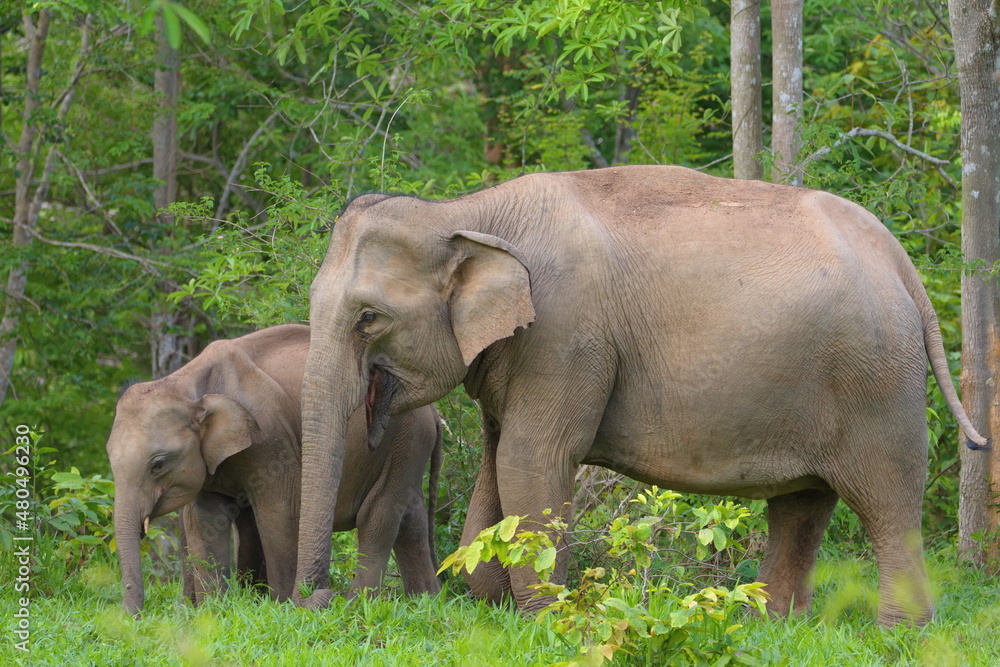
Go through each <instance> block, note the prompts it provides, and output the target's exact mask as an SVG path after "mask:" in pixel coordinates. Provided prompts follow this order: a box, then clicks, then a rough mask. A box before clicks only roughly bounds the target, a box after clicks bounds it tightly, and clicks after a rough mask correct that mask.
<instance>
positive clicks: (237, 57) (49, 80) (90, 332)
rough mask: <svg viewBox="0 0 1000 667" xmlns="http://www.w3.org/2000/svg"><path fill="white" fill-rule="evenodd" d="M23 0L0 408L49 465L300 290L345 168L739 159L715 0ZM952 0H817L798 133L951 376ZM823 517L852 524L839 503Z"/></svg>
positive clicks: (9, 74)
mask: <svg viewBox="0 0 1000 667" xmlns="http://www.w3.org/2000/svg"><path fill="white" fill-rule="evenodd" d="M22 5H23V3H19V2H11V1H10V0H5V1H4V2H2V3H0V6H2V8H3V11H2V12H0V21H2V23H0V67H2V74H0V101H2V118H0V130H2V138H3V142H2V148H0V151H2V152H0V161H2V163H0V164H2V167H0V227H2V229H3V235H4V238H5V242H4V243H3V244H2V245H0V269H2V271H3V276H4V279H5V280H7V298H6V304H5V315H4V321H3V326H2V333H3V336H4V338H3V340H0V343H3V344H4V348H3V349H4V353H5V355H4V356H3V358H2V359H0V362H2V363H3V365H4V368H0V370H3V371H4V372H3V376H4V378H3V379H4V382H3V383H2V387H3V390H4V391H3V392H2V393H0V399H2V405H0V426H2V429H3V430H4V432H13V431H14V429H15V427H16V426H17V425H18V424H28V425H32V426H35V427H37V428H38V429H39V430H41V431H44V432H45V434H46V435H45V445H46V446H47V447H51V448H53V449H54V450H55V452H54V453H52V455H51V456H52V458H55V459H56V460H57V461H58V467H59V468H60V469H63V468H65V469H68V468H69V467H70V466H75V467H77V468H78V469H79V470H80V471H81V472H82V473H83V474H84V475H90V474H101V475H107V474H108V472H109V466H108V463H107V460H106V456H105V454H104V443H105V441H106V438H107V434H108V432H109V430H110V425H111V421H112V418H113V413H114V404H115V400H116V397H117V393H118V388H119V386H120V385H121V383H122V382H124V381H127V380H131V379H136V378H139V379H149V378H152V377H158V376H162V375H164V374H166V373H168V372H171V371H172V370H175V369H176V368H178V367H179V366H180V365H181V364H182V363H183V362H184V361H186V360H188V359H190V358H191V357H192V356H194V355H196V354H197V353H198V352H199V351H200V350H201V349H202V348H203V347H204V346H205V345H207V344H208V343H209V342H211V341H212V340H215V339H217V338H222V337H232V336H236V335H240V334H243V333H246V332H249V331H251V330H253V329H256V328H258V327H262V326H267V325H271V324H277V323H283V322H302V321H305V320H306V318H307V317H308V302H307V296H308V286H309V284H310V282H311V280H312V276H313V274H314V273H315V271H316V269H317V267H318V265H319V262H320V261H321V259H322V254H323V251H324V250H325V247H326V231H327V230H328V229H329V227H330V225H332V224H334V223H335V220H336V214H337V212H338V211H339V210H340V209H341V208H342V207H343V205H344V204H345V203H346V202H347V201H348V200H349V199H350V198H351V197H353V196H356V195H358V194H361V193H365V192H373V191H392V192H404V193H409V194H415V195H419V196H421V197H428V198H442V197H450V196H456V195H459V194H462V193H466V192H471V191H475V190H477V189H481V188H483V187H486V186H488V185H489V184H491V183H495V182H498V181H502V180H506V179H508V178H510V177H513V176H516V175H518V174H521V173H525V172H531V171H541V170H546V171H557V170H569V169H588V168H594V167H603V166H608V165H614V164H630V163H634V164H676V165H684V166H689V167H694V168H697V169H701V170H703V171H705V172H707V173H712V174H716V175H721V176H732V174H733V159H732V147H733V142H732V135H733V121H732V108H731V103H730V38H729V25H730V6H729V5H728V4H726V3H722V2H714V1H709V0H706V1H704V2H699V1H695V2H680V0H675V1H672V0H668V1H665V2H650V3H633V2H614V1H605V2H588V1H585V0H564V1H559V2H557V1H549V2H513V3H503V4H498V3H490V2H485V1H483V0H439V1H436V2H415V3H398V2H393V1H390V0H370V1H363V0H337V1H329V2H301V3H291V2H279V1H277V0H212V1H207V0H206V1H197V0H192V1H190V2H184V3H175V2H170V1H168V0H152V1H151V2H150V1H146V0H143V1H139V0H134V1H133V0H124V1H111V0H73V1H72V2H55V1H52V2H36V3H32V9H31V10H30V11H27V12H26V13H25V14H23V15H22V9H23V7H22ZM947 9H948V8H947V5H946V3H943V2H939V1H937V0H915V1H913V2H888V1H886V2H883V1H879V2H870V1H861V0H810V2H808V3H807V6H806V11H805V14H804V19H803V31H802V32H803V54H804V56H803V57H804V66H803V68H802V80H803V86H802V88H803V91H804V96H803V101H802V104H801V107H800V109H799V111H800V113H801V119H802V120H801V123H800V126H799V131H800V140H801V148H800V150H799V151H798V153H797V154H796V155H795V156H794V159H793V160H792V163H793V164H794V166H795V170H796V174H797V176H796V177H797V178H801V182H802V184H803V185H804V186H806V187H812V188H818V189H823V190H827V191H830V192H835V193H837V194H840V195H842V196H844V197H847V198H849V199H852V200H854V201H857V202H859V203H860V204H862V205H863V206H865V207H867V208H868V209H869V210H871V211H873V212H874V213H875V214H876V215H878V216H879V217H880V218H881V219H882V220H883V221H884V222H885V224H886V225H887V226H888V227H889V229H891V230H892V232H893V233H894V234H895V235H896V236H897V238H898V239H899V240H900V242H901V243H902V244H903V246H904V247H905V248H906V249H907V251H908V252H909V253H910V256H911V257H912V258H913V261H914V263H915V264H916V265H917V267H918V269H919V271H920V273H921V276H922V277H923V280H924V283H925V285H926V287H927V290H928V293H929V295H930V297H931V300H932V302H933V304H934V307H935V310H936V311H937V313H938V316H939V318H940V320H941V329H942V332H943V335H944V338H945V347H946V349H947V350H948V355H949V361H950V363H951V366H952V371H953V374H954V375H956V376H957V373H958V370H959V364H960V349H961V331H960V322H959V313H960V300H959V293H960V290H959V286H960V281H961V277H962V271H963V266H964V265H963V261H962V255H961V251H960V247H961V246H960V231H961V230H960V220H961V215H962V211H961V202H962V199H961V195H960V183H961V179H962V161H961V152H960V127H961V122H962V118H961V113H960V109H959V95H958V78H957V73H956V65H955V57H954V51H953V47H952V42H951V35H950V31H949V23H948V11H947ZM768 12H769V9H768V8H767V7H763V8H762V22H761V25H762V30H761V44H762V53H763V58H762V61H761V62H762V68H763V72H762V75H763V82H764V90H765V94H764V95H763V98H762V99H763V108H762V118H763V119H770V118H772V111H773V109H772V108H771V101H770V95H769V94H768V92H767V91H768V90H769V88H768V87H769V85H770V81H771V80H772V72H771V67H770V60H771V59H770V50H771V43H772V35H771V32H770V29H769V25H770V21H769V13H768ZM25 17H28V18H27V19H26V18H25ZM43 22H44V30H45V31H46V34H45V35H44V40H43V45H44V50H43V51H42V52H41V53H39V54H36V55H38V58H39V60H37V61H36V62H35V63H34V66H33V64H32V60H31V58H32V54H33V51H32V45H33V44H35V45H37V43H38V42H39V37H40V32H41V31H42V30H43ZM33 70H34V71H37V73H38V74H37V76H35V75H34V74H33ZM26 132H28V133H29V134H30V136H27V137H26V134H25V133H26ZM763 136H764V139H763V143H764V147H765V149H764V151H763V152H762V153H761V154H759V156H758V158H757V159H758V160H759V161H760V164H761V167H762V170H763V176H764V178H773V179H774V180H778V178H776V172H775V171H774V169H773V168H774V164H775V160H776V159H777V158H779V157H785V158H787V157H788V156H776V155H775V154H773V153H771V152H770V151H769V150H768V149H767V146H770V145H771V138H770V123H767V122H764V123H763ZM22 203H23V204H24V206H25V207H27V208H25V210H23V211H19V210H18V207H19V206H20V205H21V204H22ZM19 215H26V216H28V217H27V218H24V219H25V220H27V221H28V222H27V224H15V220H16V219H17V218H18V216H19ZM17 281H20V282H17ZM18 286H20V288H18ZM8 374H9V383H8V382H7V381H6V378H7V377H8ZM442 411H443V412H444V413H445V417H446V419H447V420H448V422H449V426H450V433H449V442H448V443H447V446H446V481H445V483H444V484H443V485H442V486H443V487H444V488H443V490H442V496H443V497H442V501H443V502H442V503H441V504H442V506H443V507H444V512H443V514H442V516H441V520H442V522H444V523H445V524H448V525H449V526H452V527H453V530H455V531H460V526H461V523H460V519H461V512H462V511H464V510H463V509H462V508H463V507H464V502H465V498H466V497H467V494H468V492H469V489H470V486H471V483H472V480H473V478H474V475H475V472H476V471H475V466H476V465H477V464H478V455H477V453H476V445H477V428H478V426H477V421H476V420H477V419H478V415H477V413H476V410H475V408H474V406H472V405H471V404H470V403H469V401H468V400H467V399H465V398H464V397H463V395H462V394H461V393H460V392H456V393H455V394H454V395H453V396H451V397H449V398H448V399H446V400H445V401H443V402H442ZM928 416H929V418H930V419H929V424H930V429H931V434H930V436H931V437H930V441H931V472H930V475H929V478H928V485H927V487H928V494H927V498H928V501H927V502H926V503H925V513H926V526H927V530H926V534H927V535H928V537H929V539H932V540H933V539H943V540H951V539H953V538H954V534H955V531H956V513H957V507H958V485H959V482H958V479H959V478H958V457H959V450H960V443H959V442H958V431H957V427H956V426H955V423H954V420H953V418H952V416H951V414H950V413H949V412H948V410H947V408H946V406H945V404H944V402H943V400H942V398H941V396H940V394H939V392H938V390H937V388H936V387H935V386H934V385H933V383H931V384H930V385H929V389H928ZM449 508H451V509H449ZM838 522H839V523H838ZM838 526H839V527H838ZM833 529H834V530H842V531H844V532H845V534H846V533H849V534H851V535H853V536H855V537H857V536H858V535H860V527H859V526H858V525H857V522H856V519H855V518H854V517H853V515H851V514H849V513H846V512H844V513H840V512H838V518H837V520H836V521H835V524H834V528H833ZM454 535H455V537H454V538H453V539H455V538H457V533H456V534H454ZM446 542H447V540H446Z"/></svg>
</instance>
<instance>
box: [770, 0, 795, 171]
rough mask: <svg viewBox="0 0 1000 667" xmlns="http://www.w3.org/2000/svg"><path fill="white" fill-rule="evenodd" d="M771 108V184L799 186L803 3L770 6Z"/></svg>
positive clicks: (782, 1)
mask: <svg viewBox="0 0 1000 667" xmlns="http://www.w3.org/2000/svg"><path fill="white" fill-rule="evenodd" d="M771 31H772V33H773V37H772V43H773V46H772V55H771V62H772V69H773V72H774V74H773V82H772V85H773V88H772V95H773V108H774V114H773V118H772V122H771V151H772V152H773V153H774V172H773V173H772V174H771V180H772V181H774V182H775V183H778V182H785V183H789V184H791V185H802V170H801V169H799V168H797V167H796V164H795V163H796V157H797V155H798V152H799V149H800V148H801V147H802V142H801V140H800V138H799V122H800V119H801V117H802V111H801V108H802V0H772V2H771Z"/></svg>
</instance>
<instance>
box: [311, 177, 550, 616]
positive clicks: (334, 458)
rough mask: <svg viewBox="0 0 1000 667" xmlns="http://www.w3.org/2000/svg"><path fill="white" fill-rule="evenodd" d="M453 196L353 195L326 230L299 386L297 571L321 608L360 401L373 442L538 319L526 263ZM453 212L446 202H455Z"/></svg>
mask: <svg viewBox="0 0 1000 667" xmlns="http://www.w3.org/2000/svg"><path fill="white" fill-rule="evenodd" d="M446 206H447V204H444V203H442V204H436V203H433V202H425V201H420V200H417V199H413V198H410V197H385V196H383V195H369V196H366V197H361V198H358V199H356V200H355V201H354V202H352V203H351V205H350V206H349V207H348V208H347V210H346V211H345V212H344V214H343V216H342V217H341V219H340V220H339V222H338V223H337V225H336V226H335V228H334V230H333V233H332V235H331V240H330V246H329V249H328V251H327V255H326V258H325V260H324V262H323V265H322V267H321V268H320V271H319V273H318V275H317V276H316V279H315V280H314V281H313V284H312V288H311V290H310V320H311V327H312V341H311V346H310V349H309V356H308V360H307V362H306V372H305V377H304V379H303V384H302V436H303V438H302V439H303V443H302V469H303V476H302V516H301V521H300V524H299V563H298V573H297V577H296V579H297V581H298V582H300V583H306V584H313V585H315V586H316V587H317V591H316V592H315V593H313V595H312V597H311V598H308V599H306V600H302V599H299V597H298V590H296V592H295V600H296V602H297V603H299V604H302V605H304V606H309V607H319V606H324V605H325V604H326V602H327V601H328V600H329V597H330V595H331V594H330V592H329V591H327V590H325V585H326V581H327V570H328V568H329V560H330V533H331V530H332V526H333V509H334V504H333V501H332V499H333V498H335V497H336V492H337V489H338V487H339V482H340V472H341V467H342V465H343V456H344V451H345V448H346V434H347V422H348V417H349V416H350V414H351V413H352V412H353V411H354V410H356V409H358V408H360V407H361V406H362V405H364V406H365V412H366V415H367V422H368V444H369V447H372V448H374V447H376V446H378V443H379V442H380V440H381V438H382V435H383V433H384V429H385V426H386V422H387V420H388V418H389V417H390V416H391V415H397V414H400V413H402V412H405V411H407V410H411V409H414V408H416V407H419V406H421V405H426V404H428V403H431V402H433V401H435V400H437V399H439V398H441V397H443V396H444V395H446V394H447V393H448V392H449V391H450V390H451V389H453V388H454V387H456V386H458V385H459V384H461V383H462V381H463V380H464V378H465V376H466V374H467V373H468V370H469V366H470V365H471V364H472V363H473V360H474V359H475V358H476V357H477V356H478V355H479V354H480V352H482V351H483V350H484V349H486V348H487V347H488V346H489V345H491V344H492V343H494V342H495V341H497V340H500V339H502V338H506V337H509V336H511V335H512V334H513V333H514V331H515V330H516V329H517V328H518V327H526V326H527V325H528V324H529V323H530V322H532V321H533V319H534V308H533V306H532V302H531V290H530V280H529V273H528V269H527V268H526V264H527V262H526V261H525V259H524V257H523V256H522V255H521V253H520V251H518V250H517V249H516V248H515V247H514V246H512V245H511V244H510V243H508V242H507V241H504V240H503V239H501V238H499V237H497V236H493V235H489V234H484V233H480V232H477V231H469V230H468V227H463V226H462V225H463V222H462V221H464V222H465V223H468V221H469V217H468V216H466V217H464V218H460V219H459V220H455V219H454V217H455V216H453V215H452V216H443V215H442V214H445V213H448V211H447V210H445V207H446ZM449 210H451V209H449Z"/></svg>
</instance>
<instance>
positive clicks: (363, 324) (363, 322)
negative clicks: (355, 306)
mask: <svg viewBox="0 0 1000 667" xmlns="http://www.w3.org/2000/svg"><path fill="white" fill-rule="evenodd" d="M374 321H375V313H374V312H372V311H370V310H366V311H365V312H363V313H361V317H359V318H358V323H357V324H355V325H354V330H355V331H357V332H358V333H359V334H363V333H365V329H367V328H368V326H369V325H370V324H371V323H372V322H374Z"/></svg>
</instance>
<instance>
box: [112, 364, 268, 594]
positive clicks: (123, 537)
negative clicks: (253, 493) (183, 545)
mask: <svg viewBox="0 0 1000 667" xmlns="http://www.w3.org/2000/svg"><path fill="white" fill-rule="evenodd" d="M257 430H258V427H257V422H256V420H255V419H254V418H253V416H252V415H251V414H250V413H249V412H248V411H247V410H246V408H244V407H243V406H242V405H241V404H240V403H239V402H237V401H235V400H233V399H232V398H229V397H228V396H224V395H222V394H206V395H204V396H202V397H201V398H200V399H197V400H195V399H192V398H188V397H186V396H184V395H183V394H182V393H180V392H178V391H177V390H176V389H175V388H174V387H173V386H172V385H171V384H170V383H169V380H159V381H155V382H146V383H142V384H137V385H133V386H131V387H129V388H128V389H126V390H125V392H124V393H123V394H122V396H121V398H119V399H118V407H117V409H116V412H115V421H114V425H113V426H112V428H111V435H110V436H109V438H108V444H107V450H108V458H109V460H110V461H111V470H112V473H113V474H114V479H115V535H116V541H117V544H118V562H119V563H120V565H121V570H122V582H123V583H124V585H125V609H126V610H127V611H128V612H130V613H132V614H138V612H139V610H141V609H142V604H143V585H142V569H141V566H140V558H139V540H140V539H141V538H142V537H143V536H144V535H145V534H146V530H147V527H148V525H149V520H150V519H153V518H155V517H158V516H161V515H163V514H167V513H169V512H173V511H174V510H177V509H179V508H181V507H183V506H184V505H186V504H188V503H189V502H191V501H192V500H193V499H194V498H195V496H196V495H197V494H198V492H199V491H201V489H202V486H203V485H204V483H205V478H206V476H208V475H213V474H215V471H216V468H217V467H218V466H219V464H220V463H221V462H222V461H224V460H225V459H227V458H228V457H230V456H232V455H233V454H236V453H237V452H240V451H242V450H244V449H246V448H247V447H249V446H250V445H251V444H252V442H253V440H254V436H255V433H256V432H257Z"/></svg>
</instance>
